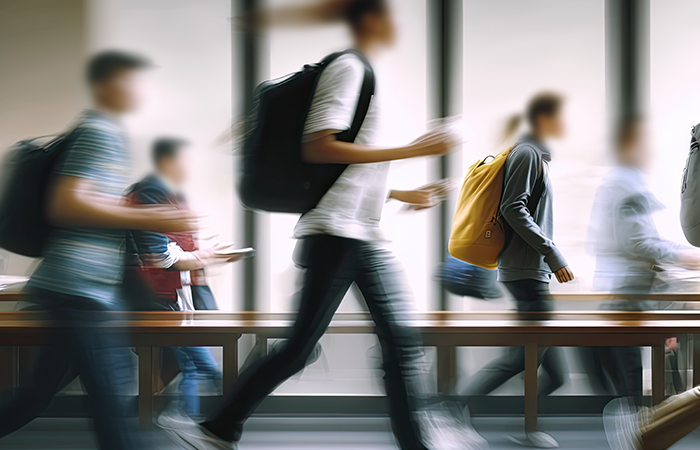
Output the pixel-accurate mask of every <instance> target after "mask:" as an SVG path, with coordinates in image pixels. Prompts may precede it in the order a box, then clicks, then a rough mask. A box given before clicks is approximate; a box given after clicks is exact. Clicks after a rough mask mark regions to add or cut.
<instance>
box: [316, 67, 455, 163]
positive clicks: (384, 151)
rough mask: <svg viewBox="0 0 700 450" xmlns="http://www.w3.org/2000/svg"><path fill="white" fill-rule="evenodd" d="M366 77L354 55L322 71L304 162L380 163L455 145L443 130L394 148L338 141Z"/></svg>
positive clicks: (352, 114) (438, 151)
mask: <svg viewBox="0 0 700 450" xmlns="http://www.w3.org/2000/svg"><path fill="white" fill-rule="evenodd" d="M364 77H365V64H364V63H363V62H362V61H361V60H360V59H359V58H358V57H357V56H354V55H345V56H341V57H340V58H338V59H337V60H335V61H333V62H332V63H331V64H329V65H328V67H326V69H325V70H324V71H323V73H322V74H321V77H320V79H319V81H318V84H317V86H316V90H315V92H314V97H313V100H312V102H311V106H310V108H309V113H308V115H307V119H306V123H305V124H304V137H303V143H302V158H303V160H304V161H306V162H308V163H312V164H365V163H378V162H386V161H395V160H398V159H406V158H413V157H417V156H428V155H442V154H445V153H447V152H448V151H449V150H450V148H451V147H453V146H454V145H455V144H456V142H455V141H456V140H455V138H454V137H453V136H452V135H451V134H450V133H446V132H445V131H442V130H441V131H433V132H430V133H427V134H426V135H424V136H422V137H421V138H419V139H417V140H416V141H414V142H412V143H411V144H409V145H405V146H401V147H394V148H377V147H372V146H368V145H360V144H356V143H349V142H340V141H338V140H337V139H336V136H335V135H337V134H339V133H341V132H342V131H345V130H348V129H350V126H351V125H352V121H353V119H354V117H355V112H356V110H357V102H358V101H359V97H360V90H361V87H362V83H363V82H364Z"/></svg>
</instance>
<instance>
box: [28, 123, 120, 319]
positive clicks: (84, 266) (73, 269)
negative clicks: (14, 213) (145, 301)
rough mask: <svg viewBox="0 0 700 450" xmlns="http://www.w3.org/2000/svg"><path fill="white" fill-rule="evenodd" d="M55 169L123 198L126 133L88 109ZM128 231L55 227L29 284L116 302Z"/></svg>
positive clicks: (98, 191)
mask: <svg viewBox="0 0 700 450" xmlns="http://www.w3.org/2000/svg"><path fill="white" fill-rule="evenodd" d="M71 140H72V143H69V147H68V148H67V149H66V152H65V154H64V155H63V156H62V160H61V161H60V162H59V163H58V164H57V166H56V169H55V173H56V174H59V175H67V176H74V177H80V178H85V179H87V180H89V182H90V190H91V191H92V192H94V193H96V194H106V195H111V196H115V197H118V196H121V195H122V193H123V192H124V190H125V189H126V187H127V186H128V175H129V157H128V153H127V151H126V149H125V140H124V136H123V131H122V129H121V127H120V126H119V124H118V123H117V122H115V121H114V120H113V119H112V118H110V117H108V116H107V115H106V114H104V113H101V112H98V111H85V112H84V113H83V114H82V115H81V117H80V119H79V121H78V124H77V128H76V131H75V133H74V134H73V138H72V139H71ZM124 240H125V232H124V230H112V229H104V228H87V227H85V228H56V229H55V230H54V231H53V233H52V235H51V236H50V238H49V241H48V243H47V245H46V248H45V251H44V259H43V261H42V263H41V265H40V266H39V267H38V268H37V270H36V271H35V272H34V274H33V275H32V277H31V279H30V281H29V283H28V287H29V288H40V289H45V290H49V291H54V292H58V293H61V294H68V295H75V296H79V297H85V298H89V299H92V300H95V301H98V302H100V303H102V304H103V305H104V306H107V307H110V308H111V307H114V306H116V303H117V298H118V295H117V289H118V287H119V284H120V283H121V281H122V270H123V252H124Z"/></svg>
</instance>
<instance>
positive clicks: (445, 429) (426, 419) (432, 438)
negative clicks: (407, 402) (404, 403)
mask: <svg viewBox="0 0 700 450" xmlns="http://www.w3.org/2000/svg"><path fill="white" fill-rule="evenodd" d="M417 415H418V418H419V422H420V428H421V434H422V436H423V444H424V445H425V446H426V447H428V448H429V449H430V450H488V448H489V444H488V442H486V439H484V438H483V437H481V436H480V435H479V433H477V432H476V430H475V429H474V428H473V427H472V426H471V423H470V422H469V421H468V420H463V419H462V420H460V419H458V418H457V417H455V415H454V414H453V413H452V412H451V411H450V408H449V407H448V406H447V404H445V402H442V403H438V404H437V405H431V406H429V407H427V408H425V409H423V410H421V411H419V412H418V413H417Z"/></svg>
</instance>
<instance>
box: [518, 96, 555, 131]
mask: <svg viewBox="0 0 700 450" xmlns="http://www.w3.org/2000/svg"><path fill="white" fill-rule="evenodd" d="M562 103H564V97H562V96H561V95H559V94H557V93H556V92H540V93H539V94H537V95H535V96H534V97H532V99H530V102H529V103H528V105H527V113H526V115H527V122H528V124H529V125H530V127H535V126H536V125H537V118H538V117H539V116H547V117H552V116H556V115H557V114H559V110H560V109H561V105H562Z"/></svg>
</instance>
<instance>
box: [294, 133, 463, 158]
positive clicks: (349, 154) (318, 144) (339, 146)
mask: <svg viewBox="0 0 700 450" xmlns="http://www.w3.org/2000/svg"><path fill="white" fill-rule="evenodd" d="M340 132H341V131H340V130H323V131H320V132H318V133H314V134H311V135H308V136H307V137H306V142H304V144H303V146H302V158H303V159H304V161H305V162H308V163H312V164H367V163H378V162H386V161H397V160H400V159H408V158H416V157H419V156H432V155H444V154H447V153H449V151H450V149H451V148H452V147H454V146H455V145H457V142H456V140H455V139H454V137H453V136H451V135H450V134H449V133H446V132H444V131H436V132H430V133H426V134H425V135H423V136H421V137H420V138H418V139H417V140H416V141H414V142H413V143H411V144H409V145H405V146H403V147H394V148H377V147H372V146H368V145H359V144H355V143H350V142H341V141H338V140H336V138H335V135H336V134H338V133H340Z"/></svg>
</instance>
